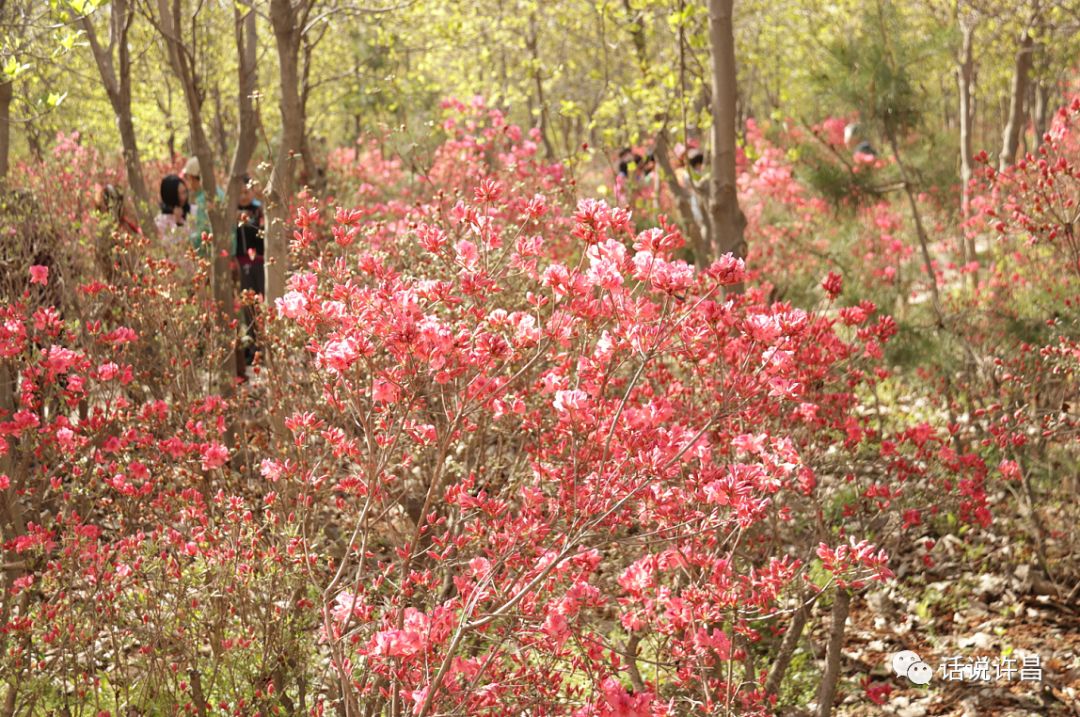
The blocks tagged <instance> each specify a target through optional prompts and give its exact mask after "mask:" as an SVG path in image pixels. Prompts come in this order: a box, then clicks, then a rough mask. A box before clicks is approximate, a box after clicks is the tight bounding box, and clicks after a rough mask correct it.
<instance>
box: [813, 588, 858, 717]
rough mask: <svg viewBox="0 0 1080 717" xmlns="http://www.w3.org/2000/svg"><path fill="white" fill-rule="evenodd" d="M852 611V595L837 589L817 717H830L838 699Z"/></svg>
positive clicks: (819, 691)
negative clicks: (837, 692) (843, 651)
mask: <svg viewBox="0 0 1080 717" xmlns="http://www.w3.org/2000/svg"><path fill="white" fill-rule="evenodd" d="M850 611H851V593H850V592H848V591H847V590H845V589H842V588H841V589H837V591H836V600H835V601H834V602H833V609H832V625H830V626H829V643H828V645H827V646H826V648H825V674H823V675H822V676H821V688H820V689H819V690H818V700H817V702H818V707H817V715H816V717H829V715H830V714H832V707H833V701H834V700H835V699H836V683H837V682H838V681H839V680H840V659H841V654H840V651H841V650H842V649H843V647H844V632H845V629H846V627H847V619H848V613H849V612H850Z"/></svg>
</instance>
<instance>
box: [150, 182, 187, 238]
mask: <svg viewBox="0 0 1080 717" xmlns="http://www.w3.org/2000/svg"><path fill="white" fill-rule="evenodd" d="M189 214H191V205H190V204H188V193H187V185H186V184H184V180H182V179H180V177H178V176H176V175H175V174H170V175H168V176H166V177H165V178H164V179H162V180H161V213H160V214H158V215H157V217H155V218H154V225H155V226H157V230H158V236H160V237H161V241H162V242H164V244H165V245H166V246H168V247H170V248H175V247H179V249H180V250H181V251H183V250H185V249H187V243H188V228H187V227H186V226H184V225H185V223H186V222H187V218H188V215H189Z"/></svg>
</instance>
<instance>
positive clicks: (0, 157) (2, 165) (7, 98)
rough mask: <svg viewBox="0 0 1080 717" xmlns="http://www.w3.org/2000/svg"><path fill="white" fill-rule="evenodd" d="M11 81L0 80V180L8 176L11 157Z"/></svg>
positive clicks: (12, 92)
mask: <svg viewBox="0 0 1080 717" xmlns="http://www.w3.org/2000/svg"><path fill="white" fill-rule="evenodd" d="M14 94H15V93H14V88H13V87H12V85H11V81H10V80H9V81H7V82H0V180H2V179H4V178H5V177H7V173H8V168H9V163H10V158H11V99H12V97H13V96H14Z"/></svg>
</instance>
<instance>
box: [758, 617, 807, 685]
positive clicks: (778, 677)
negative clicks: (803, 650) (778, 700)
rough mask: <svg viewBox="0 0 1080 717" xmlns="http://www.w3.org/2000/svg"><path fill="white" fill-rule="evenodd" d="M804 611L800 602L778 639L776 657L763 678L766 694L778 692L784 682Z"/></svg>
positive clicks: (800, 635)
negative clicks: (767, 673) (782, 634)
mask: <svg viewBox="0 0 1080 717" xmlns="http://www.w3.org/2000/svg"><path fill="white" fill-rule="evenodd" d="M799 600H800V601H801V600H802V596H800V597H799ZM806 612H807V610H806V605H805V604H800V605H799V606H798V607H797V608H796V609H795V612H794V613H793V614H792V616H791V624H789V625H788V629H787V632H785V633H784V639H783V640H781V641H780V649H779V650H778V652H777V655H776V659H775V660H774V661H773V664H772V667H771V668H770V669H769V675H768V677H767V678H765V694H766V695H769V696H771V695H775V694H777V693H778V692H780V685H781V684H783V682H784V675H786V674H787V670H788V667H789V666H790V665H791V658H792V657H794V655H795V648H796V647H798V645H799V640H800V639H802V634H803V630H804V629H805V627H806Z"/></svg>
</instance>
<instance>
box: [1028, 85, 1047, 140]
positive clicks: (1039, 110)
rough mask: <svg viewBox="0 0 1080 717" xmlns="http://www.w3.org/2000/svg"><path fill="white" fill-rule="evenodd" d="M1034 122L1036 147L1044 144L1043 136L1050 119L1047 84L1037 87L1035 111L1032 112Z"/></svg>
mask: <svg viewBox="0 0 1080 717" xmlns="http://www.w3.org/2000/svg"><path fill="white" fill-rule="evenodd" d="M1032 114H1033V115H1034V116H1033V117H1032V122H1033V124H1034V125H1035V146H1036V147H1039V146H1040V145H1042V143H1043V135H1045V134H1046V130H1047V127H1049V119H1050V88H1048V87H1047V86H1046V83H1045V82H1039V83H1038V84H1036V85H1035V109H1034V111H1033V112H1032Z"/></svg>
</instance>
